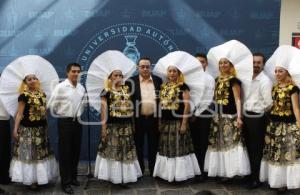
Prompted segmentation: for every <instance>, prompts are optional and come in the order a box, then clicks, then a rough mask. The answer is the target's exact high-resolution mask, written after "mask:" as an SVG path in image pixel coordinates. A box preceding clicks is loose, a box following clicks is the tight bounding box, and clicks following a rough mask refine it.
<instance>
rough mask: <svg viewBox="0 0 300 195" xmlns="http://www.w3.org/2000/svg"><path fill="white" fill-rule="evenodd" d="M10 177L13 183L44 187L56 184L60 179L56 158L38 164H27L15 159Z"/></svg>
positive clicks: (11, 166)
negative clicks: (51, 183)
mask: <svg viewBox="0 0 300 195" xmlns="http://www.w3.org/2000/svg"><path fill="white" fill-rule="evenodd" d="M9 173H10V177H11V181H12V182H18V183H23V184H24V185H31V184H34V183H37V184H38V185H44V184H47V183H50V182H54V181H55V180H56V179H57V177H58V165H57V162H56V160H55V158H54V157H51V158H49V159H46V160H43V161H40V162H37V163H25V162H22V161H19V160H16V159H13V160H12V161H11V163H10V170H9Z"/></svg>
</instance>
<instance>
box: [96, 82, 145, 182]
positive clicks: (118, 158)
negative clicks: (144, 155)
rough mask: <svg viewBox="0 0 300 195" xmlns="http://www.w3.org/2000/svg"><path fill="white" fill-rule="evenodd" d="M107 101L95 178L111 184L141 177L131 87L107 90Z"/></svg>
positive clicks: (125, 86)
mask: <svg viewBox="0 0 300 195" xmlns="http://www.w3.org/2000/svg"><path fill="white" fill-rule="evenodd" d="M101 97H105V99H106V104H107V109H108V112H107V119H106V124H107V128H106V132H107V135H106V138H105V139H102V140H101V142H100V144H99V148H98V155H97V159H96V165H95V173H94V175H95V177H97V178H98V179H102V180H107V181H111V182H112V183H116V184H117V183H128V182H135V181H137V178H138V177H140V176H142V172H141V169H140V166H139V163H138V160H137V155H136V148H135V144H134V139H133V133H134V129H133V125H132V124H133V121H132V120H133V104H132V102H131V96H130V92H129V87H128V86H127V85H123V86H122V87H121V89H120V90H119V91H114V90H110V91H107V90H104V91H102V93H101Z"/></svg>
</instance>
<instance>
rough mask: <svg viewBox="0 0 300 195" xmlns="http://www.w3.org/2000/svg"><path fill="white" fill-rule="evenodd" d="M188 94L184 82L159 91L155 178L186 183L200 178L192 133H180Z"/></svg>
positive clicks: (188, 131) (166, 85) (168, 85)
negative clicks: (159, 116) (158, 136)
mask: <svg viewBox="0 0 300 195" xmlns="http://www.w3.org/2000/svg"><path fill="white" fill-rule="evenodd" d="M185 91H189V87H188V86H187V85H186V84H185V83H179V84H173V83H168V82H166V83H163V84H162V85H161V89H160V96H159V98H160V107H161V113H162V114H161V119H160V120H161V122H160V125H159V131H160V139H159V149H158V155H157V157H156V162H155V167H154V171H153V176H157V177H160V178H162V179H165V180H168V181H169V182H172V181H174V180H175V181H183V180H186V179H189V178H192V177H194V176H195V175H200V174H201V172H200V168H199V164H198V161H197V159H196V156H195V154H194V148H193V143H192V139H191V136H190V130H189V127H188V125H187V131H186V132H185V133H180V129H181V124H182V118H183V114H184V102H183V93H184V92H185Z"/></svg>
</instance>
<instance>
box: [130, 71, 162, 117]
mask: <svg viewBox="0 0 300 195" xmlns="http://www.w3.org/2000/svg"><path fill="white" fill-rule="evenodd" d="M151 77H152V80H153V84H154V89H155V97H156V102H157V106H158V105H159V102H158V101H159V98H158V97H159V90H160V86H161V84H162V80H161V78H159V77H157V76H155V75H151ZM130 79H131V82H130V81H129V82H127V84H128V86H129V87H130V91H132V90H133V91H132V101H133V104H134V109H135V113H136V112H137V111H138V112H139V113H140V111H141V105H140V106H139V108H138V109H139V110H136V109H137V106H136V104H137V103H139V102H141V99H142V97H141V88H140V78H139V75H136V76H133V77H131V78H130ZM130 79H129V80H130ZM132 84H134V86H132ZM156 110H157V111H158V109H156ZM135 116H136V115H135Z"/></svg>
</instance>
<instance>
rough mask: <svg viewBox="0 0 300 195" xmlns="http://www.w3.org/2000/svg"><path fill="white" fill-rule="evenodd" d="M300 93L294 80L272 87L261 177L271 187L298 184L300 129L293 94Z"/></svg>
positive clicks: (293, 186) (288, 186)
mask: <svg viewBox="0 0 300 195" xmlns="http://www.w3.org/2000/svg"><path fill="white" fill-rule="evenodd" d="M294 93H297V94H299V89H298V87H297V86H295V85H294V84H288V85H286V86H284V87H281V86H279V85H278V84H277V85H275V86H274V87H273V89H272V98H273V107H272V109H271V112H270V122H269V124H268V126H267V130H266V135H265V148H264V154H263V159H262V163H261V170H260V180H261V181H268V182H269V184H270V186H271V187H274V188H277V187H278V188H279V187H287V188H299V187H300V181H299V175H300V129H299V128H298V127H297V125H296V118H295V115H294V112H293V106H292V100H291V97H292V95H293V94H294Z"/></svg>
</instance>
